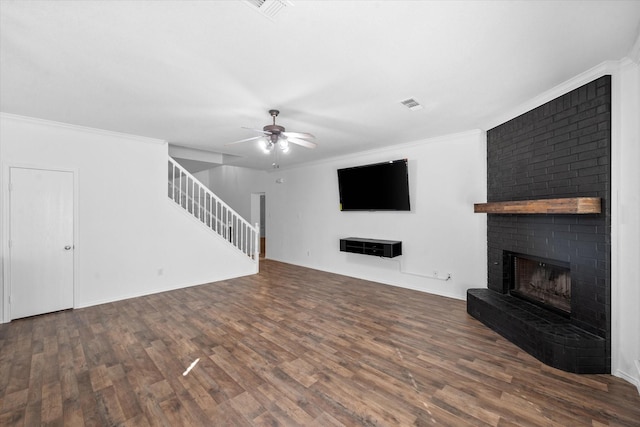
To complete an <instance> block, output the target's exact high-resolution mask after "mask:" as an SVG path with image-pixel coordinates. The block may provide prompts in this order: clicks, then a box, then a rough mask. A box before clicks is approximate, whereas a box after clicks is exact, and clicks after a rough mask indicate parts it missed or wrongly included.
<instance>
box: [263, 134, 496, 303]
mask: <svg viewBox="0 0 640 427" xmlns="http://www.w3.org/2000/svg"><path fill="white" fill-rule="evenodd" d="M402 158H407V159H408V160H409V187H410V200H411V211H410V212H341V211H340V210H339V195H338V180H337V172H336V171H337V169H339V168H343V167H350V166H358V165H363V164H368V163H376V162H381V161H387V160H396V159H402ZM279 179H282V180H283V182H282V183H276V180H279ZM267 184H268V189H267V195H266V199H267V208H266V211H267V236H266V237H267V250H266V253H267V257H268V258H270V259H276V260H279V261H283V262H287V263H292V264H297V265H302V266H306V267H311V268H315V269H319V270H325V271H331V272H335V273H340V274H344V275H348V276H352V277H358V278H362V279H368V280H372V281H376V282H382V283H387V284H391V285H394V286H401V287H406V288H411V289H417V290H421V291H426V292H431V293H434V294H439V295H445V296H450V297H454V298H460V299H464V298H465V295H466V290H467V288H470V287H485V286H486V277H487V256H486V253H487V248H486V216H485V215H478V214H474V213H473V203H477V202H483V201H486V139H485V135H484V133H482V132H479V131H474V132H469V133H464V134H457V135H449V136H447V137H443V138H436V139H430V140H425V141H421V142H418V143H415V144H407V145H404V146H397V147H393V148H390V149H385V150H376V151H371V152H367V153H359V154H358V155H355V156H347V157H341V158H338V159H333V160H330V161H326V162H322V163H317V164H306V165H304V166H302V167H298V168H293V169H288V170H285V169H281V170H278V171H275V172H271V173H269V177H268V179H267ZM344 237H364V238H375V239H388V240H401V241H402V250H403V255H402V256H400V257H397V258H392V259H383V258H379V257H372V256H366V255H358V254H351V253H345V252H340V251H339V240H340V238H344ZM434 271H437V272H438V278H434V277H430V276H433V273H434ZM448 273H451V275H452V279H451V280H449V281H444V280H439V278H440V279H443V278H445V277H446V274H448Z"/></svg>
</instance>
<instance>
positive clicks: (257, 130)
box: [242, 126, 271, 135]
mask: <svg viewBox="0 0 640 427" xmlns="http://www.w3.org/2000/svg"><path fill="white" fill-rule="evenodd" d="M242 129H249V130H252V131H254V132H260V133H263V134H265V135H271V132H269V131H268V130H262V129H254V128H248V127H246V126H242Z"/></svg>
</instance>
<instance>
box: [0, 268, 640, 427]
mask: <svg viewBox="0 0 640 427" xmlns="http://www.w3.org/2000/svg"><path fill="white" fill-rule="evenodd" d="M260 270H261V271H260V274H258V275H254V276H249V277H244V278H239V279H233V280H228V281H223V282H217V283H211V284H206V285H202V286H196V287H191V288H186V289H181V290H177V291H172V292H165V293H161V294H156V295H151V296H146V297H140V298H135V299H130V300H125V301H120V302H116V303H111V304H105V305H100V306H95V307H90V308H86V309H78V310H70V311H64V312H59V313H52V314H48V315H43V316H37V317H33V318H28V319H22V320H16V321H13V322H11V323H9V324H5V325H0V425H2V426H37V425H51V426H54V425H65V426H116V425H117V426H181V425H184V426H323V427H331V426H427V425H446V426H639V425H640V397H639V396H638V391H637V389H636V388H635V387H634V386H632V385H631V384H629V383H627V382H625V381H623V380H621V379H619V378H615V377H612V376H610V375H575V374H569V373H565V372H562V371H558V370H556V369H553V368H549V367H547V366H544V365H542V364H541V363H540V362H538V361H537V360H535V359H534V358H532V357H530V356H529V355H527V354H525V353H523V352H522V351H521V350H520V349H519V348H518V347H516V346H514V345H513V344H511V343H509V342H508V341H506V340H504V339H503V338H502V337H500V336H499V335H497V334H496V333H495V332H493V331H491V330H489V329H488V328H486V327H485V326H483V325H482V324H481V323H479V322H478V321H476V320H475V319H473V318H471V317H470V316H468V315H467V313H466V311H465V307H466V306H465V302H464V301H458V300H452V299H447V298H443V297H438V296H433V295H429V294H425V293H420V292H415V291H411V290H407V289H401V288H395V287H391V286H385V285H381V284H376V283H372V282H367V281H362V280H357V279H353V278H348V277H344V276H339V275H335V274H329V273H324V272H320V271H315V270H310V269H306V268H302V267H297V266H292V265H288V264H283V263H278V262H275V261H270V260H265V261H263V262H261V266H260ZM196 360H197V363H196V364H195V366H193V368H192V369H191V370H190V371H189V372H188V373H186V374H185V371H186V370H187V368H188V367H189V366H190V365H192V364H193V363H194V361H196ZM183 374H185V375H183Z"/></svg>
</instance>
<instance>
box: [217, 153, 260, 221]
mask: <svg viewBox="0 0 640 427" xmlns="http://www.w3.org/2000/svg"><path fill="white" fill-rule="evenodd" d="M208 173H209V189H210V190H211V191H213V192H214V193H215V194H216V195H217V196H218V197H220V198H221V199H222V200H224V202H225V203H226V204H228V205H229V206H231V208H232V209H233V210H234V211H236V212H237V213H238V214H239V215H240V216H241V217H243V218H245V219H247V220H250V219H251V221H253V218H254V217H255V215H252V212H251V194H256V193H264V192H265V189H266V187H267V177H268V173H267V172H264V171H259V170H255V169H248V168H240V167H236V166H229V165H223V166H217V167H215V168H212V169H209V170H208Z"/></svg>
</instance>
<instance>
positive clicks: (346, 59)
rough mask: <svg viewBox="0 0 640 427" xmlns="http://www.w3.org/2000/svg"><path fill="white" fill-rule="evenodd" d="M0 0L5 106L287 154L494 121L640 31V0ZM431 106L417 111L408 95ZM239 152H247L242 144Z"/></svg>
mask: <svg viewBox="0 0 640 427" xmlns="http://www.w3.org/2000/svg"><path fill="white" fill-rule="evenodd" d="M291 3H292V5H290V6H287V7H286V8H284V9H283V10H281V11H280V12H279V13H278V14H277V15H276V16H275V17H274V18H272V19H269V18H267V17H265V16H263V15H262V14H261V13H259V12H258V10H257V9H256V8H255V6H252V5H250V4H249V2H246V1H242V0H237V1H126V0H125V1H6V0H2V1H0V31H1V32H0V64H1V65H0V67H1V68H0V110H1V111H3V112H6V113H12V114H20V115H26V116H31V117H38V118H43V119H49V120H56V121H61V122H65V123H72V124H77V125H82V126H89V127H95V128H100V129H106V130H110V131H117V132H125V133H130V134H135V135H141V136H147V137H153V138H160V139H163V140H167V141H169V142H170V143H171V144H176V145H181V146H186V147H193V148H198V149H202V150H208V151H214V152H219V153H225V154H229V155H230V156H225V158H227V159H231V160H229V161H231V162H233V163H232V164H236V165H240V166H248V167H255V168H260V169H268V168H270V167H271V163H272V161H273V158H270V157H269V156H266V155H264V154H263V153H262V152H261V151H259V150H258V148H257V144H255V143H253V142H250V143H245V144H238V145H233V146H226V145H225V143H228V142H231V141H236V140H239V139H244V138H248V137H251V136H254V135H255V134H254V133H252V132H251V131H249V130H246V129H242V126H247V127H253V128H262V127H263V126H264V125H266V124H269V122H270V117H269V115H268V113H267V110H269V109H272V108H277V109H279V110H280V111H281V113H280V117H279V118H278V120H277V123H278V124H280V125H282V126H285V127H286V129H287V130H288V131H297V132H310V133H312V134H314V135H316V137H317V138H318V139H317V143H318V148H317V149H315V150H309V149H305V148H302V147H297V146H295V147H294V148H293V149H292V150H291V152H290V153H288V154H286V155H282V156H281V158H280V160H279V162H280V164H281V165H282V166H283V167H286V166H289V165H294V164H299V163H302V162H309V161H314V160H319V159H323V158H328V157H333V156H337V155H341V154H347V153H353V152H358V151H364V150H370V149H375V148H379V147H383V146H388V145H392V144H403V143H407V142H413V141H418V140H422V139H425V138H429V137H434V136H439V135H444V134H449V133H454V132H460V131H466V130H471V129H477V128H481V129H484V128H486V127H487V126H488V125H492V124H496V123H495V120H496V119H497V118H499V117H501V115H504V114H505V113H506V112H508V111H510V110H512V109H514V108H515V107H516V106H518V105H520V104H522V103H524V102H525V101H528V100H530V99H531V98H533V97H535V96H536V95H538V94H540V93H541V92H544V91H545V90H548V89H550V88H552V87H554V86H555V85H557V84H560V83H562V82H564V81H565V80H567V79H569V78H571V77H573V76H576V75H577V74H580V73H582V72H584V71H586V70H588V69H589V68H591V67H594V66H596V65H598V64H600V63H601V62H603V61H605V60H617V59H621V58H623V57H624V56H625V55H626V54H627V53H628V52H629V50H630V49H631V47H632V45H633V43H634V41H635V40H636V38H637V36H638V31H639V25H640V1H541V2H538V1H518V2H515V1H494V2H487V1H303V0H295V1H293V2H291ZM409 97H413V98H415V99H416V100H418V101H419V102H420V103H422V104H423V105H424V108H423V109H422V110H419V111H410V110H408V109H407V108H406V107H404V106H402V105H401V104H400V101H402V100H404V99H406V98H409ZM236 156H238V157H236Z"/></svg>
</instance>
